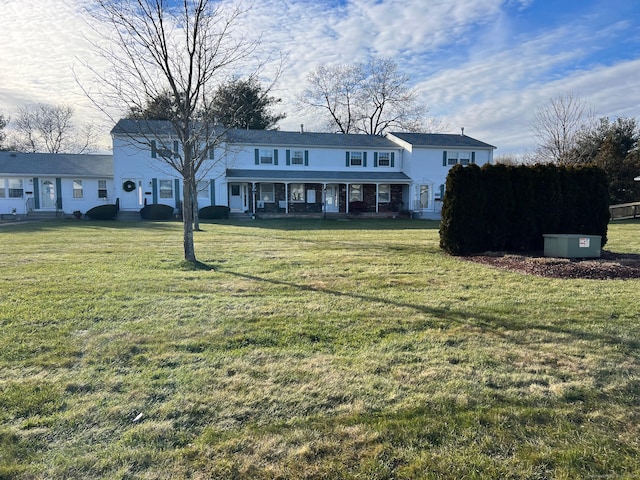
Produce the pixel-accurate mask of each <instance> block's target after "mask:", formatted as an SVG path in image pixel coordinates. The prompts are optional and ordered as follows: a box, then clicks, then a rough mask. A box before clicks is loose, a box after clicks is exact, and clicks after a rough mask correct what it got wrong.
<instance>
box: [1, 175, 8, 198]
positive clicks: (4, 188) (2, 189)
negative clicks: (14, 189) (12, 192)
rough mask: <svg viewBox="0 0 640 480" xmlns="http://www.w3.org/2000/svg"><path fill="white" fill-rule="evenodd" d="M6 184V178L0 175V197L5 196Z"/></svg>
mask: <svg viewBox="0 0 640 480" xmlns="http://www.w3.org/2000/svg"><path fill="white" fill-rule="evenodd" d="M6 185H7V181H6V179H4V178H2V177H0V198H7V190H6Z"/></svg>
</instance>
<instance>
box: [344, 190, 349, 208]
mask: <svg viewBox="0 0 640 480" xmlns="http://www.w3.org/2000/svg"><path fill="white" fill-rule="evenodd" d="M346 186H347V190H346V192H345V196H344V198H346V199H347V202H346V203H347V204H346V205H345V206H344V211H345V213H349V184H348V183H347V184H346Z"/></svg>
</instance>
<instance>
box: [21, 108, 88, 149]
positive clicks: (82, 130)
mask: <svg viewBox="0 0 640 480" xmlns="http://www.w3.org/2000/svg"><path fill="white" fill-rule="evenodd" d="M73 113H74V110H73V107H71V106H69V105H47V104H44V103H38V104H33V105H26V106H24V107H21V108H20V109H19V110H18V115H17V117H16V119H15V120H14V122H13V123H14V124H15V129H14V131H13V132H12V134H11V143H12V148H13V149H15V150H17V151H21V152H27V153H35V152H46V153H86V152H91V151H95V148H96V147H95V145H96V132H95V128H94V126H93V125H91V124H87V125H85V126H83V127H78V126H76V124H75V123H74V122H73Z"/></svg>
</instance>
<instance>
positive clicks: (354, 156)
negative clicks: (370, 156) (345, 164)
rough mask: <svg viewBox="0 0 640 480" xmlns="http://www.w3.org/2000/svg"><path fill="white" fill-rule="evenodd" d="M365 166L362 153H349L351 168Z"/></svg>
mask: <svg viewBox="0 0 640 480" xmlns="http://www.w3.org/2000/svg"><path fill="white" fill-rule="evenodd" d="M363 164H364V163H363V155H362V152H349V166H350V167H361V166H362V165H363Z"/></svg>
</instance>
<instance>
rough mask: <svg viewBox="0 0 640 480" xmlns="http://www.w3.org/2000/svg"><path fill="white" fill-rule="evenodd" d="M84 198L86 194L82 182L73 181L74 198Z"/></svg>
mask: <svg viewBox="0 0 640 480" xmlns="http://www.w3.org/2000/svg"><path fill="white" fill-rule="evenodd" d="M82 197H84V192H83V189H82V180H74V181H73V198H82Z"/></svg>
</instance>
